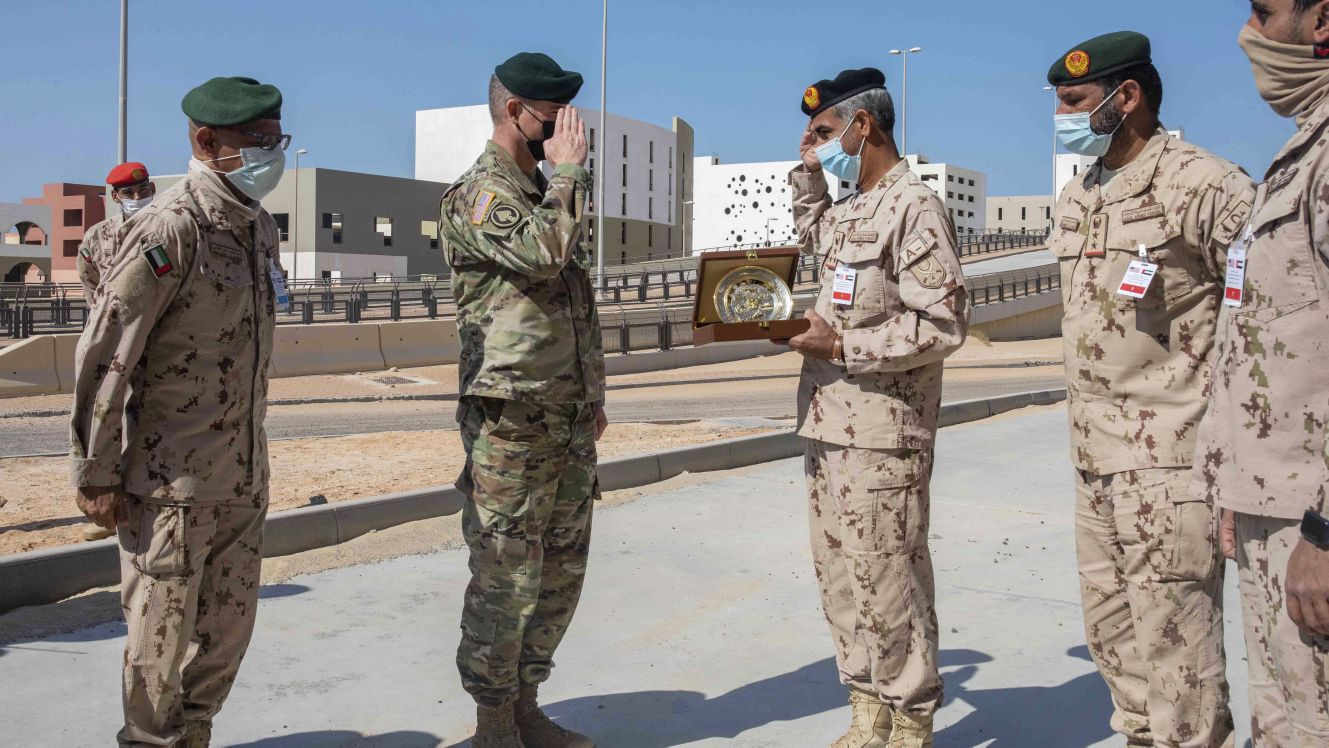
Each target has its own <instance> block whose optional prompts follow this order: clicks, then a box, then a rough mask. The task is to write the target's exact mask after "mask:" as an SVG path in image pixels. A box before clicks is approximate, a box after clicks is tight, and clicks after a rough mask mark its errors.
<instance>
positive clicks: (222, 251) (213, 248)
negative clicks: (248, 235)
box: [199, 241, 254, 289]
mask: <svg viewBox="0 0 1329 748" xmlns="http://www.w3.org/2000/svg"><path fill="white" fill-rule="evenodd" d="M252 262H253V258H251V257H250V253H249V252H248V251H247V250H245V249H242V248H241V247H240V246H239V245H238V244H230V243H224V242H216V241H213V242H209V243H208V244H206V245H204V247H203V249H202V253H201V257H200V258H199V273H201V274H202V275H203V277H204V278H207V279H208V281H209V282H211V283H215V284H217V285H219V286H222V287H223V288H227V289H238V288H246V287H249V286H252V285H253V284H254V273H253V270H252V269H251V267H250V265H251V263H252Z"/></svg>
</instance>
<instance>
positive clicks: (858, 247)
mask: <svg viewBox="0 0 1329 748" xmlns="http://www.w3.org/2000/svg"><path fill="white" fill-rule="evenodd" d="M847 234H848V232H845V235H847ZM834 256H835V262H836V267H844V268H847V269H849V270H851V271H853V273H854V302H853V304H847V305H840V304H836V305H835V310H836V311H837V312H840V313H842V314H848V313H849V312H850V311H851V310H853V311H866V312H879V311H881V310H883V309H885V308H886V269H885V267H884V263H883V261H882V257H883V252H882V244H881V243H880V242H878V241H872V242H861V243H860V242H853V241H847V240H846V241H843V243H842V244H841V245H840V250H839V252H838V253H836V254H835V255H834ZM835 269H836V268H834V267H832V268H827V275H828V276H829V277H827V279H826V281H827V282H829V283H834V282H835Z"/></svg>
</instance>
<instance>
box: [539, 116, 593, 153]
mask: <svg viewBox="0 0 1329 748" xmlns="http://www.w3.org/2000/svg"><path fill="white" fill-rule="evenodd" d="M586 153H587V148H586V126H585V125H583V124H582V121H581V115H580V114H578V113H577V108H576V107H571V106H566V107H563V108H562V109H560V110H558V114H557V115H556V116H555V117H554V137H552V138H550V139H549V140H546V141H545V158H546V159H547V160H548V161H549V163H551V164H553V165H554V166H559V165H561V164H577V165H578V166H581V165H584V164H585V163H586Z"/></svg>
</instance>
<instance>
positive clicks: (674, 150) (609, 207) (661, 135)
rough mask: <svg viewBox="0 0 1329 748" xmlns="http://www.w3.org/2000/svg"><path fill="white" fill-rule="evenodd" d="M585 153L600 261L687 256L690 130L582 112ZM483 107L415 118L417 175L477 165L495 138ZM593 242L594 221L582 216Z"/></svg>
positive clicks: (678, 122)
mask: <svg viewBox="0 0 1329 748" xmlns="http://www.w3.org/2000/svg"><path fill="white" fill-rule="evenodd" d="M580 112H581V116H582V119H583V121H584V122H585V123H586V127H587V136H588V138H589V144H590V154H589V156H588V160H587V164H586V166H587V168H588V169H589V170H590V172H591V176H592V183H593V184H594V185H595V189H596V190H598V189H599V181H598V180H599V177H600V171H601V170H604V179H605V196H604V199H603V200H600V199H594V197H598V196H594V197H593V199H592V204H591V209H590V213H591V214H592V216H593V215H594V214H596V213H597V212H598V211H599V210H600V209H601V207H603V208H604V212H605V215H604V217H605V237H604V239H605V264H606V265H617V264H625V263H629V262H641V261H643V260H651V259H661V258H665V257H678V256H683V255H686V254H689V251H688V246H689V245H690V243H691V242H690V237H688V236H685V233H686V232H685V231H684V226H685V222H684V217H685V214H686V213H687V211H686V210H685V207H688V206H686V203H688V201H690V200H692V183H693V175H692V159H693V150H692V142H693V134H692V127H691V126H690V125H689V124H688V123H687V122H685V121H683V120H682V119H679V118H678V117H675V118H674V119H673V122H672V129H666V128H663V127H659V126H657V125H652V124H650V123H648V122H641V121H638V120H633V119H628V118H626V117H620V116H618V115H615V114H609V115H607V117H606V122H605V126H606V129H607V132H606V133H601V132H599V129H600V113H599V112H598V111H597V110H594V109H581V110H580ZM493 129H494V126H493V124H492V122H491V121H490V118H489V107H488V106H485V105H478V106H464V107H451V108H447V109H426V110H422V111H418V112H416V113H415V178H416V179H422V180H429V181H436V182H447V183H452V182H455V181H457V178H458V177H460V176H461V175H462V173H464V172H465V171H466V170H467V169H469V168H470V167H471V165H472V164H474V163H475V160H476V158H478V157H479V156H480V154H481V153H482V152H483V151H484V147H485V143H486V142H487V141H488V140H489V136H490V135H491V134H492V133H493ZM586 230H587V235H588V236H590V237H591V238H592V239H594V238H595V234H594V231H595V222H594V221H593V220H591V216H588V219H587V226H586Z"/></svg>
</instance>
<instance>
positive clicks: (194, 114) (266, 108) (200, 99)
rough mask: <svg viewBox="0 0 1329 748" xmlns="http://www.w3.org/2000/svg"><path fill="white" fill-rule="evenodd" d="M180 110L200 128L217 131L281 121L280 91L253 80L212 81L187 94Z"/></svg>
mask: <svg viewBox="0 0 1329 748" xmlns="http://www.w3.org/2000/svg"><path fill="white" fill-rule="evenodd" d="M180 108H181V109H183V110H184V112H185V116H187V117H189V118H190V119H192V120H194V121H195V122H197V123H199V124H200V125H213V126H216V127H231V126H233V125H243V124H244V123H246V122H253V121H254V120H256V119H281V91H278V90H277V87H276V86H274V85H272V84H270V83H259V82H258V81H256V80H254V79H253V78H239V77H236V78H213V79H212V80H210V81H208V82H207V83H204V84H203V85H201V86H199V87H197V88H195V89H194V90H192V91H190V92H189V93H187V94H185V98H184V100H183V101H181V102H180Z"/></svg>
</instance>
